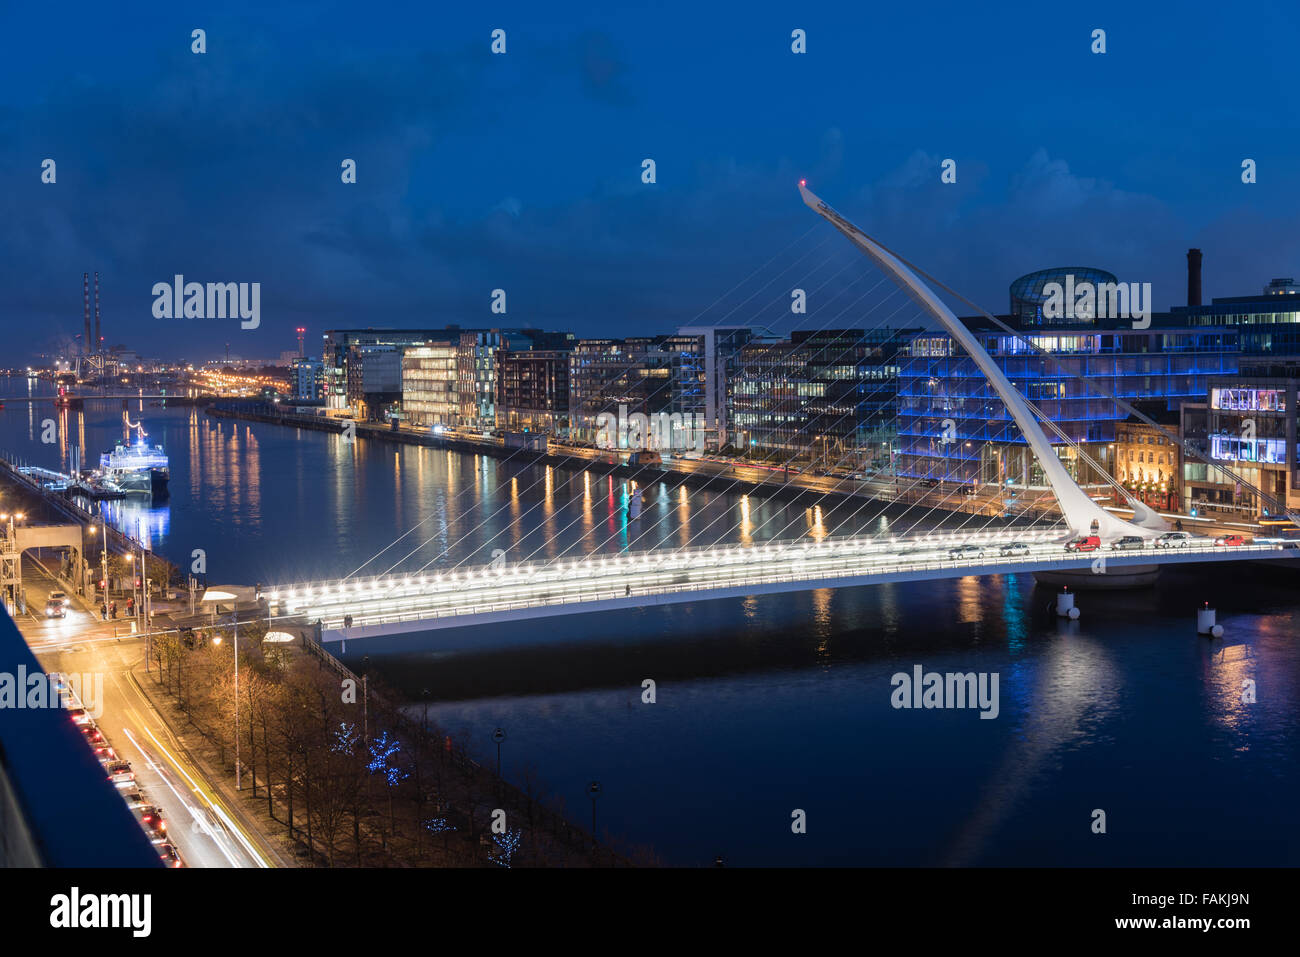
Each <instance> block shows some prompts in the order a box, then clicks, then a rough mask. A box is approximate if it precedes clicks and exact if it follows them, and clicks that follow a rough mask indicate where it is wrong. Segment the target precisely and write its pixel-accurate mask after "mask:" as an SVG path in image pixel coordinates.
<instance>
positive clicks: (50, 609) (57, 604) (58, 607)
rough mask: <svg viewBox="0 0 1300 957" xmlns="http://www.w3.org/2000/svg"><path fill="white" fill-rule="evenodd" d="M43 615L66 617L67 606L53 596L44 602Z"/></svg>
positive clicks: (47, 616)
mask: <svg viewBox="0 0 1300 957" xmlns="http://www.w3.org/2000/svg"><path fill="white" fill-rule="evenodd" d="M45 617H46V618H67V617H68V608H67V606H66V605H64V604H63V602H61V601H55V600H54V599H53V598H51V599H50V600H49V601H47V602H46V603H45Z"/></svg>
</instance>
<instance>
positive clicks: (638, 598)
mask: <svg viewBox="0 0 1300 957" xmlns="http://www.w3.org/2000/svg"><path fill="white" fill-rule="evenodd" d="M1013 541H1015V542H1022V543H1024V544H1025V545H1026V546H1027V547H1028V550H1027V552H1025V553H1022V554H1006V555H1004V554H1002V553H1001V551H1002V548H1003V546H1005V545H1008V544H1009V543H1011V542H1013ZM959 545H976V546H980V547H982V548H983V549H984V552H983V555H982V556H981V555H979V554H978V553H975V554H966V555H962V556H961V557H954V556H953V555H951V554H950V552H951V550H952V549H953V548H955V547H957V546H959ZM1297 557H1300V549H1298V548H1297V547H1296V545H1295V544H1294V543H1282V542H1276V541H1270V542H1256V543H1252V544H1248V545H1241V546H1235V547H1223V546H1215V545H1214V544H1213V541H1212V540H1210V539H1195V540H1193V541H1192V542H1191V544H1189V545H1187V546H1185V547H1181V548H1155V547H1153V546H1150V545H1148V546H1147V547H1145V548H1141V549H1131V550H1126V551H1112V550H1111V549H1110V548H1108V547H1107V546H1105V545H1103V547H1102V549H1101V550H1099V551H1094V552H1086V553H1077V552H1066V551H1065V548H1064V546H1063V543H1062V539H1061V537H1060V534H1059V533H1043V532H1040V533H1035V534H1032V535H1026V534H1023V533H1022V534H1020V535H1018V536H1014V537H1013V536H1011V535H1008V534H1005V533H1004V534H1001V535H974V536H966V537H962V536H951V535H931V536H928V537H920V538H915V539H896V540H888V539H880V538H869V537H867V538H844V539H827V540H825V541H822V542H816V543H814V542H807V541H800V542H770V543H766V544H756V545H752V546H742V545H732V546H725V547H716V548H700V549H690V550H677V551H670V550H666V549H664V550H648V551H643V552H624V553H620V554H617V555H607V556H594V557H587V558H578V559H573V560H563V561H558V562H547V563H536V564H533V563H525V564H517V565H509V564H505V565H502V566H500V567H493V566H491V565H479V566H472V567H470V566H465V567H461V568H459V569H456V570H448V571H443V572H440V573H426V574H420V575H410V576H402V575H396V576H386V577H380V578H354V579H349V580H346V581H330V582H314V583H303V584H297V585H281V586H277V587H274V588H269V589H267V590H266V592H265V594H266V597H267V598H268V600H269V601H270V603H271V606H272V613H273V614H275V615H292V616H303V617H305V618H307V619H308V620H319V621H320V622H321V637H322V640H324V641H327V642H328V641H340V640H344V639H359V638H368V637H379V636H384V635H397V634H403V633H408V632H420V631H432V630H436V629H441V628H457V627H463V626H466V625H477V624H488V623H494V622H506V621H517V620H526V619H531V618H542V617H547V616H552V615H572V614H584V613H590V612H599V611H612V610H616V609H620V608H631V607H641V606H650V605H668V604H676V603H680V602H690V601H705V600H710V599H717V598H735V597H744V596H749V595H764V594H776V593H781V592H795V591H806V590H811V589H818V588H853V587H858V586H862V585H875V584H883V583H885V582H907V581H925V580H932V579H943V578H962V577H965V576H968V575H1005V574H1012V573H1017V572H1042V571H1081V572H1085V573H1087V572H1092V573H1094V574H1102V575H1105V574H1116V573H1119V574H1123V573H1124V571H1125V570H1129V571H1136V570H1137V568H1138V567H1141V566H1145V567H1147V568H1150V567H1151V566H1153V565H1163V564H1175V563H1193V562H1223V561H1244V560H1252V559H1254V560H1260V559H1290V558H1297ZM1099 558H1101V559H1104V562H1098V559H1099ZM344 616H351V619H352V624H351V626H350V627H348V628H344V625H343V621H344Z"/></svg>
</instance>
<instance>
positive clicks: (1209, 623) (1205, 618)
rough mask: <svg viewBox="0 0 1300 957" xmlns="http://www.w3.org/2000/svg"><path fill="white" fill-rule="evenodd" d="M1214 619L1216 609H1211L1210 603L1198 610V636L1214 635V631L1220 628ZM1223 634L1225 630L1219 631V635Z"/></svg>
mask: <svg viewBox="0 0 1300 957" xmlns="http://www.w3.org/2000/svg"><path fill="white" fill-rule="evenodd" d="M1214 617H1215V615H1214V609H1213V608H1211V607H1210V603H1209V602H1208V601H1207V602H1206V603H1205V604H1204V605H1203V606H1201V607H1200V608H1198V609H1196V633H1197V634H1198V635H1209V634H1213V633H1214V629H1215V628H1218V627H1219V626H1218V625H1216V624H1215V622H1214ZM1222 633H1223V630H1222V629H1219V634H1222ZM1215 637H1216V638H1217V637H1218V635H1215Z"/></svg>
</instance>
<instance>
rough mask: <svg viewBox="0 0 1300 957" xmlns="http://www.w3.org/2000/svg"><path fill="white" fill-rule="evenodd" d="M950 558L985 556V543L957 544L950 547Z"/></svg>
mask: <svg viewBox="0 0 1300 957" xmlns="http://www.w3.org/2000/svg"><path fill="white" fill-rule="evenodd" d="M948 557H949V558H983V557H984V546H983V545H956V546H954V547H953V548H950V549H948Z"/></svg>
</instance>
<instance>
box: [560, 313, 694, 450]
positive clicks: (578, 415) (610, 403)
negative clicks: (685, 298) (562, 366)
mask: <svg viewBox="0 0 1300 957" xmlns="http://www.w3.org/2000/svg"><path fill="white" fill-rule="evenodd" d="M678 347H680V348H685V349H687V350H696V349H698V348H699V343H698V340H697V339H695V338H694V337H690V336H685V337H676V336H644V337H633V338H628V339H578V340H577V341H576V342H574V344H573V349H572V350H571V351H570V352H569V437H570V438H572V439H573V440H574V441H577V442H585V443H589V444H593V445H594V444H595V443H596V440H597V438H598V436H599V434H600V421H599V420H600V416H601V415H603V414H614V415H617V414H618V412H619V408H620V406H621V407H623V408H624V409H626V410H627V413H628V414H629V415H630V414H632V413H634V412H635V413H641V414H643V415H647V416H649V415H658V414H660V413H669V414H671V413H672V411H673V395H674V389H673V371H674V366H675V364H676V365H678V367H680V353H679V352H677V351H674V350H675V349H676V348H678Z"/></svg>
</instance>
